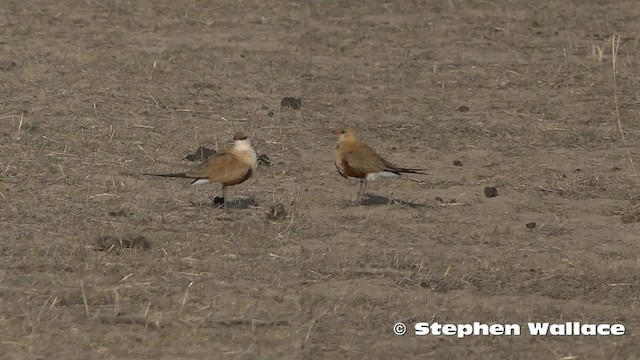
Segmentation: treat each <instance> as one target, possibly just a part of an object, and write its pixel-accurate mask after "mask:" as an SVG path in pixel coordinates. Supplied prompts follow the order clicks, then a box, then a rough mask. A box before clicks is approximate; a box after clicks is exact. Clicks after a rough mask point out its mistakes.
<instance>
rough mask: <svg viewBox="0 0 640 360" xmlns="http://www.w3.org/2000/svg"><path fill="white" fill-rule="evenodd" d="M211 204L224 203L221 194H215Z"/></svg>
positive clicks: (220, 204) (218, 204)
mask: <svg viewBox="0 0 640 360" xmlns="http://www.w3.org/2000/svg"><path fill="white" fill-rule="evenodd" d="M213 205H215V206H222V205H224V198H223V197H222V196H216V197H214V198H213Z"/></svg>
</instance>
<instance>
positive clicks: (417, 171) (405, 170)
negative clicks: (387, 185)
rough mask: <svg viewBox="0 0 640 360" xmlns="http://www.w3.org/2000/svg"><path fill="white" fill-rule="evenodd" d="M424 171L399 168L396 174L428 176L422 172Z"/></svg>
mask: <svg viewBox="0 0 640 360" xmlns="http://www.w3.org/2000/svg"><path fill="white" fill-rule="evenodd" d="M425 170H426V169H412V168H400V169H398V172H401V173H407V174H420V175H429V174H427V173H425V172H423V171H425Z"/></svg>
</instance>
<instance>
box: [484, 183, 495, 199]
mask: <svg viewBox="0 0 640 360" xmlns="http://www.w3.org/2000/svg"><path fill="white" fill-rule="evenodd" d="M484 196H486V197H488V198H492V197H496V196H498V189H496V188H495V187H493V186H487V187H485V188H484Z"/></svg>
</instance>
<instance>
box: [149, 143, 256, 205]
mask: <svg viewBox="0 0 640 360" xmlns="http://www.w3.org/2000/svg"><path fill="white" fill-rule="evenodd" d="M257 166H258V157H257V155H256V151H255V150H254V149H253V148H252V147H251V142H250V141H249V138H248V137H247V136H246V135H245V134H244V133H236V134H235V135H234V136H233V145H231V146H229V147H227V148H226V149H224V150H221V151H219V152H216V153H215V154H213V155H211V156H210V157H209V158H207V159H206V160H204V161H203V162H202V163H200V164H199V165H197V166H195V167H194V168H192V169H191V170H188V171H185V172H182V173H171V174H152V173H146V174H144V175H149V176H161V177H173V178H186V179H193V182H191V185H202V184H208V183H218V184H222V199H223V204H224V208H225V210H228V208H227V201H226V200H227V187H229V186H234V185H238V184H242V183H243V182H245V181H247V180H248V179H249V178H250V177H251V176H252V175H253V174H254V173H255V172H256V168H257Z"/></svg>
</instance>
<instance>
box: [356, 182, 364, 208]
mask: <svg viewBox="0 0 640 360" xmlns="http://www.w3.org/2000/svg"><path fill="white" fill-rule="evenodd" d="M363 184H364V181H360V187H359V188H358V195H357V196H356V204H360V203H361V202H362V190H363Z"/></svg>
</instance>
